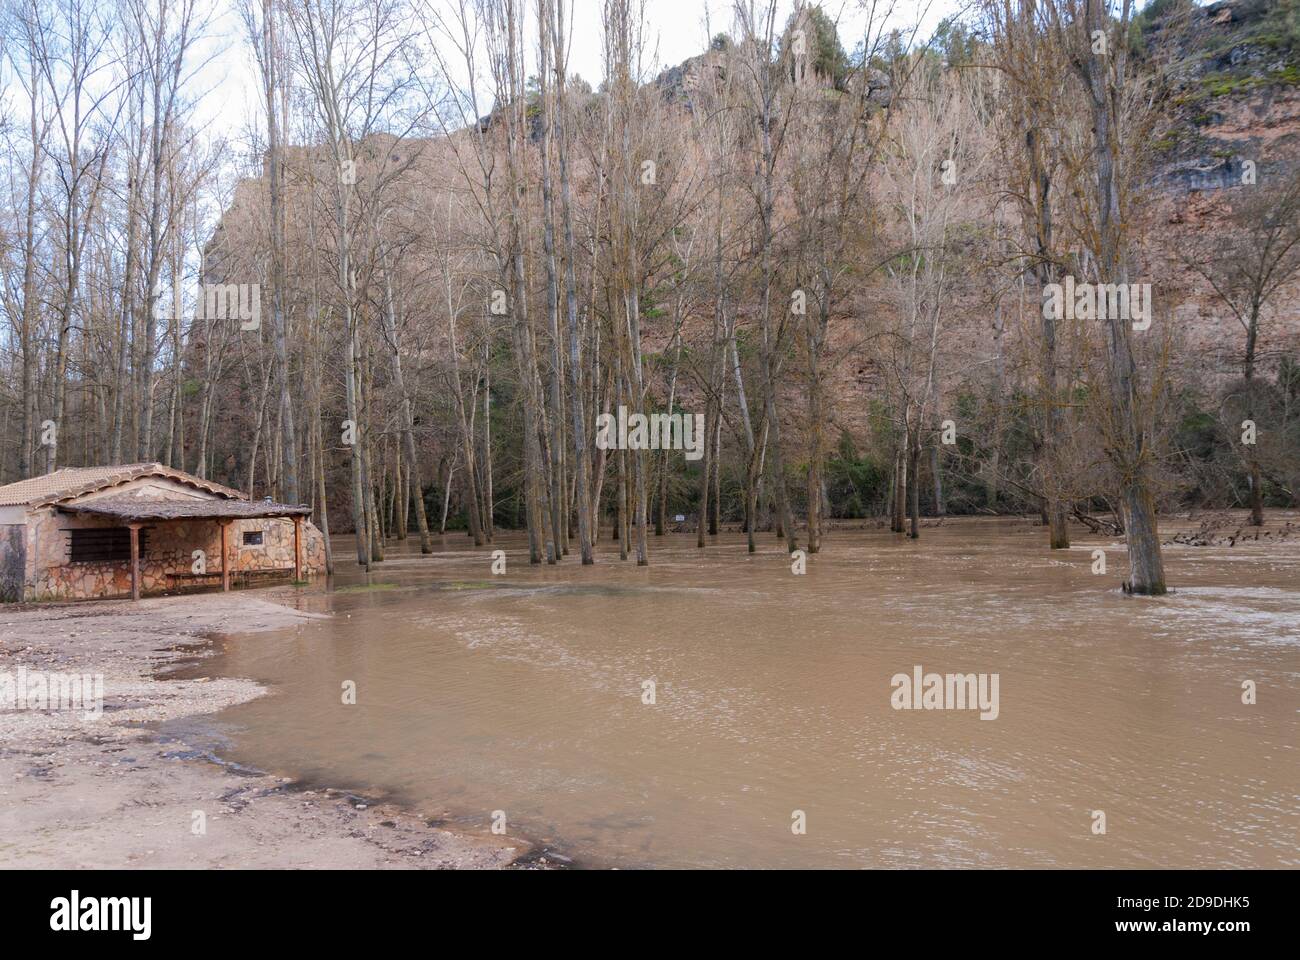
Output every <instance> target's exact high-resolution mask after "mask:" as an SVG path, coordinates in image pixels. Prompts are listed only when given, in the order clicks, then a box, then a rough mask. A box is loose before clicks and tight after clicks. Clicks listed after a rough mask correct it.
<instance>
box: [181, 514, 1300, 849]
mask: <svg viewBox="0 0 1300 960" xmlns="http://www.w3.org/2000/svg"><path fill="white" fill-rule="evenodd" d="M759 544H760V551H761V552H760V553H759V554H758V555H755V556H750V555H748V554H747V553H746V551H745V546H744V542H743V540H742V538H741V537H740V536H738V535H728V536H723V537H722V538H720V539H719V540H718V542H716V543H714V544H712V545H710V546H709V547H708V548H707V549H706V550H704V551H699V550H697V549H696V548H695V545H694V537H693V536H687V535H684V534H676V535H668V536H666V537H663V538H656V539H655V540H654V541H653V542H652V544H651V548H652V565H651V566H650V567H648V568H639V569H638V568H637V567H636V566H635V565H634V563H633V562H631V561H629V562H626V563H624V562H620V561H619V560H618V559H617V546H616V544H612V543H610V542H609V541H608V540H602V541H601V542H600V543H599V545H598V547H599V555H598V563H597V565H596V566H595V567H587V568H583V567H581V566H579V565H578V563H577V562H576V560H573V559H570V560H567V561H565V562H564V563H563V564H561V565H559V566H557V567H545V566H543V567H532V568H530V567H529V565H528V563H527V555H526V552H525V544H524V541H523V540H522V539H520V538H517V537H508V538H504V539H502V540H500V542H498V543H497V544H495V545H493V546H490V547H487V548H483V549H481V550H474V549H473V548H472V547H471V546H470V545H469V544H468V541H467V538H465V537H464V536H463V535H455V536H448V537H447V538H445V540H442V541H440V547H439V550H438V552H436V553H435V554H433V555H431V556H421V555H420V554H419V545H418V541H416V540H408V541H406V542H405V543H404V544H401V545H397V544H394V545H393V546H392V547H390V550H389V554H388V559H387V560H386V561H385V562H384V563H382V564H380V565H378V567H377V570H376V572H375V573H373V574H372V575H370V576H369V578H366V577H365V576H364V575H362V574H360V573H358V572H346V571H348V570H349V569H350V570H352V571H355V569H356V568H355V567H354V566H352V565H350V564H348V563H346V561H345V558H347V557H348V556H349V550H348V544H347V542H346V541H345V540H341V539H340V540H339V541H338V542H337V543H336V547H335V549H336V556H338V557H339V558H341V563H340V568H341V571H345V572H341V574H340V575H339V576H338V577H336V578H335V580H334V583H333V585H332V590H329V591H326V590H325V589H324V588H307V589H304V590H303V591H302V593H301V601H300V602H301V604H302V606H303V607H304V608H305V609H309V610H315V611H319V612H324V613H328V614H330V615H331V616H330V617H329V618H328V619H325V620H319V621H313V622H311V623H308V624H305V625H303V626H301V627H298V628H295V629H291V630H287V631H282V632H280V633H278V634H274V633H273V634H266V633H259V634H256V635H249V636H246V637H240V636H238V635H232V636H229V637H225V638H223V639H222V641H221V645H220V649H221V652H220V654H219V658H218V660H217V662H216V666H215V668H214V666H213V664H212V662H211V661H208V662H205V663H204V664H202V666H201V667H200V669H201V670H202V671H203V672H211V671H213V670H214V669H215V670H216V672H219V673H223V674H228V675H237V676H250V677H255V678H258V679H260V680H264V681H267V682H268V683H269V684H270V685H271V687H272V688H273V690H274V693H273V695H271V696H268V697H264V698H262V699H259V700H256V701H254V702H251V703H247V704H244V705H241V706H238V707H235V708H233V709H231V710H228V711H226V712H224V713H222V714H220V715H219V716H218V717H217V718H216V719H215V720H214V724H213V729H214V730H215V731H216V732H217V734H219V735H220V737H222V738H224V740H222V744H223V746H222V750H223V752H224V753H226V755H228V756H230V757H231V758H233V759H235V760H238V761H240V762H243V763H248V764H252V765H255V766H257V767H260V768H262V769H265V770H268V771H271V772H275V773H278V774H281V775H284V776H293V777H296V778H301V779H304V780H307V781H309V782H313V783H317V784H320V785H328V786H335V787H340V788H346V789H352V790H356V791H358V792H362V793H366V794H368V795H375V796H383V797H387V798H389V799H393V800H397V801H400V802H402V803H405V804H408V805H410V806H411V807H413V808H415V809H417V810H419V811H420V812H422V813H424V814H426V815H428V816H430V817H438V818H445V819H447V820H449V821H450V822H451V823H452V824H454V825H458V826H460V827H462V828H464V829H467V830H470V831H481V832H484V833H487V832H488V830H489V828H490V825H491V823H492V818H493V816H494V811H503V812H504V815H505V817H506V822H507V825H508V831H509V833H510V834H511V835H512V836H517V837H521V838H525V839H528V840H532V841H535V842H539V843H545V844H547V845H548V846H550V847H551V849H553V850H558V851H560V852H561V853H563V854H564V855H566V856H568V857H572V858H574V859H575V860H576V861H578V862H580V863H587V864H592V865H605V866H608V865H615V866H660V867H690V866H696V867H725V866H748V867H920V866H925V867H952V866H1084V867H1101V866H1106V867H1158V866H1159V867H1217V866H1225V867H1281V866H1290V867H1294V866H1298V865H1300V762H1298V760H1300V757H1298V756H1297V736H1296V734H1297V730H1298V729H1300V724H1298V723H1297V721H1298V720H1300V712H1298V711H1300V697H1298V696H1297V690H1298V689H1300V684H1298V683H1297V678H1298V677H1300V543H1294V542H1292V543H1290V544H1283V545H1275V546H1272V547H1266V546H1262V545H1261V546H1256V545H1254V544H1250V545H1238V546H1236V547H1184V546H1170V547H1167V548H1166V550H1167V553H1166V558H1167V565H1168V574H1169V581H1170V583H1171V584H1172V585H1174V587H1175V588H1176V591H1175V592H1174V593H1171V594H1170V595H1168V596H1166V597H1163V598H1156V599H1153V598H1133V597H1127V596H1125V595H1123V594H1122V593H1121V592H1120V590H1119V588H1118V587H1119V581H1120V579H1121V577H1122V574H1123V571H1124V568H1125V567H1126V561H1125V557H1124V550H1123V547H1122V545H1121V544H1119V543H1113V542H1109V541H1105V540H1097V539H1096V538H1093V539H1092V540H1088V541H1085V542H1081V543H1078V544H1076V545H1075V547H1074V548H1072V549H1071V550H1069V551H1065V552H1056V553H1051V552H1049V551H1048V550H1046V549H1045V548H1044V536H1043V532H1042V531H1041V530H1040V529H1037V528H1035V527H1033V526H1031V525H1030V524H1028V523H1025V522H1019V521H992V520H990V521H983V520H970V521H953V522H948V523H945V524H943V525H942V526H939V527H933V528H928V529H924V530H923V531H922V539H921V540H920V541H918V542H909V541H907V540H904V539H901V538H896V537H894V536H893V535H891V534H889V533H888V532H886V531H883V530H874V529H872V530H863V531H837V532H833V533H832V534H831V535H830V536H829V537H828V538H827V542H826V544H825V548H824V552H823V553H822V554H820V555H818V556H815V557H810V558H808V564H807V573H806V574H805V575H803V576H796V575H794V574H793V573H792V572H791V563H790V560H789V559H788V558H787V557H786V556H785V554H784V552H783V551H782V549H781V546H780V544H779V542H778V541H776V540H775V538H773V537H772V536H771V534H766V535H764V536H763V537H762V538H761V539H760V541H759ZM1099 545H1100V546H1103V547H1105V548H1106V551H1107V558H1108V561H1109V572H1108V573H1107V574H1106V575H1104V576H1097V575H1094V574H1093V573H1092V566H1093V558H1092V551H1093V549H1095V548H1096V547H1097V546H1099ZM493 549H504V550H505V551H506V554H507V558H508V566H507V570H506V572H505V574H504V575H500V576H494V575H493V574H492V572H491V569H490V568H491V562H492V561H491V551H492V550H493ZM917 665H920V666H921V667H922V668H923V671H924V672H925V673H930V672H935V673H940V674H948V673H960V674H967V673H975V674H990V675H991V674H997V675H998V687H997V691H998V703H997V716H996V719H988V720H984V719H981V717H980V713H979V711H978V710H971V709H934V710H902V709H894V708H893V706H892V697H893V694H894V687H893V685H892V683H891V680H892V678H893V677H894V676H895V675H896V674H900V673H901V674H906V675H907V676H908V677H909V678H910V677H911V675H912V673H913V670H914V668H915V667H916V666H917ZM647 680H652V681H654V698H653V699H654V703H653V704H649V703H645V702H643V699H645V690H646V687H645V686H644V683H645V681H647ZM1246 680H1252V681H1254V683H1255V684H1256V689H1257V703H1255V704H1254V705H1247V704H1243V702H1242V694H1243V690H1242V683H1243V681H1246ZM345 681H354V682H355V684H356V701H357V702H356V704H355V705H346V704H344V703H343V702H342V699H343V697H342V693H341V691H342V685H343V683H344V682H345ZM909 686H910V685H909ZM796 811H802V815H803V816H802V820H803V822H804V824H805V825H806V832H803V833H796V832H795V831H794V830H792V824H794V823H795V820H796V817H798V814H796ZM1094 811H1104V815H1105V833H1104V834H1099V833H1094V825H1095V824H1097V823H1098V822H1099V820H1097V819H1096V818H1095V817H1094Z"/></svg>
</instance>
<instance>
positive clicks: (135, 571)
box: [127, 523, 140, 600]
mask: <svg viewBox="0 0 1300 960" xmlns="http://www.w3.org/2000/svg"><path fill="white" fill-rule="evenodd" d="M127 529H129V530H130V531H131V599H132V600H139V599H140V524H138V523H128V524H127Z"/></svg>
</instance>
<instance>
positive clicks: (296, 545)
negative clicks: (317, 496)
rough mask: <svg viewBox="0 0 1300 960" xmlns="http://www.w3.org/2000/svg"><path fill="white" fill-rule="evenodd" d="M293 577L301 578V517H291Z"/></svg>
mask: <svg viewBox="0 0 1300 960" xmlns="http://www.w3.org/2000/svg"><path fill="white" fill-rule="evenodd" d="M293 578H294V579H295V580H301V579H302V517H300V516H298V517H294V518H293Z"/></svg>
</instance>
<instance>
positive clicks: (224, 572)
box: [218, 520, 230, 590]
mask: <svg viewBox="0 0 1300 960" xmlns="http://www.w3.org/2000/svg"><path fill="white" fill-rule="evenodd" d="M218 522H219V523H220V524H221V589H222V590H229V589H230V521H229V520H221V521H218Z"/></svg>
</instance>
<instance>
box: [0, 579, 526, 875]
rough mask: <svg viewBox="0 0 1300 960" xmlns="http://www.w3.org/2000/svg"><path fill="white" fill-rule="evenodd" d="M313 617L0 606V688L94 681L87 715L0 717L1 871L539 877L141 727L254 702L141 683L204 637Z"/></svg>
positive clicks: (246, 694)
mask: <svg viewBox="0 0 1300 960" xmlns="http://www.w3.org/2000/svg"><path fill="white" fill-rule="evenodd" d="M263 596H266V595H265V594H263ZM313 616H319V615H318V614H309V613H301V612H298V611H295V610H292V609H289V608H288V607H285V606H281V605H280V604H277V603H273V602H270V601H269V600H267V599H263V598H262V597H257V598H255V597H252V596H250V595H249V594H248V593H240V594H226V595H222V594H204V595H194V596H186V597H171V598H157V599H146V600H142V601H141V602H140V603H138V604H132V603H130V602H129V601H97V602H89V603H68V604H40V605H24V606H0V678H2V677H3V676H4V675H5V674H9V675H11V676H14V677H16V676H17V675H18V670H19V668H21V667H25V668H26V670H27V671H28V672H31V671H46V672H48V673H62V674H72V673H76V674H92V675H93V674H102V675H103V678H104V679H103V698H104V707H103V711H102V713H101V714H100V715H99V716H97V717H96V716H93V715H91V714H87V713H85V712H83V711H78V710H59V711H49V710H31V709H20V710H15V709H7V705H6V704H4V703H0V867H4V868H36V867H45V868H70V869H81V868H120V867H145V868H205V869H214V868H217V869H219V868H223V867H253V868H343V867H346V868H360V869H366V868H500V867H512V866H513V867H523V866H528V867H536V866H542V867H545V866H548V864H546V863H545V861H544V860H538V859H537V858H534V857H531V856H530V855H529V851H528V845H527V844H526V843H523V842H522V841H512V840H510V839H509V838H508V837H472V836H464V835H460V834H456V833H452V832H449V831H447V830H443V829H439V828H437V827H434V826H431V825H428V824H426V823H425V822H424V821H423V820H421V819H420V818H418V817H415V816H412V815H410V814H408V813H406V812H404V811H402V810H399V809H396V808H393V807H391V806H389V805H384V804H375V803H372V802H369V801H367V800H365V799H364V798H359V797H355V796H351V795H348V794H344V793H341V792H338V791H334V790H319V789H317V790H307V789H303V788H302V787H300V786H298V785H295V784H293V783H290V782H288V781H282V780H277V779H275V778H273V777H270V776H267V775H264V774H261V773H259V772H257V771H250V770H243V769H239V768H237V767H234V766H232V765H229V764H223V763H220V762H217V760H216V758H213V757H211V756H210V755H206V756H205V755H204V752H203V751H202V750H196V749H194V748H193V747H192V746H191V745H189V744H186V743H184V742H178V741H177V740H176V739H174V738H172V739H166V738H161V737H159V736H157V735H156V734H155V733H154V732H153V731H152V730H150V729H147V728H145V726H144V725H145V724H147V723H149V722H152V721H161V720H176V719H181V718H185V717H197V716H200V715H204V714H211V713H213V712H215V711H218V710H220V709H222V708H224V707H227V706H230V705H232V704H236V703H242V702H244V701H246V700H251V699H253V698H255V697H259V696H262V695H263V693H265V691H264V689H263V688H262V687H260V686H259V685H258V684H256V683H254V682H252V681H249V680H241V679H228V678H215V677H214V678H204V679H194V680H182V679H156V678H155V676H154V675H155V673H156V672H157V671H158V670H159V668H161V667H165V666H166V665H167V664H168V663H174V662H176V661H178V660H181V659H189V658H192V657H195V656H202V655H203V653H204V650H205V647H206V644H205V642H204V641H203V636H204V635H205V634H209V633H212V632H233V631H235V630H237V631H238V632H239V633H246V632H249V633H251V632H256V631H262V630H273V629H276V628H280V627H284V626H291V625H293V624H294V623H295V622H297V621H299V620H301V619H303V618H309V617H313ZM200 814H201V816H200ZM199 825H202V827H203V828H204V829H202V830H199V829H197V827H198V826H199Z"/></svg>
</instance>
